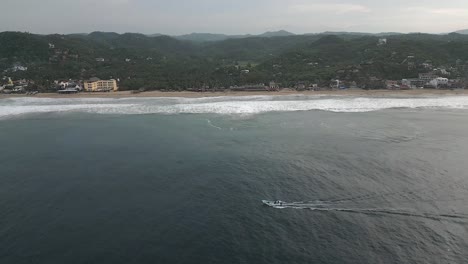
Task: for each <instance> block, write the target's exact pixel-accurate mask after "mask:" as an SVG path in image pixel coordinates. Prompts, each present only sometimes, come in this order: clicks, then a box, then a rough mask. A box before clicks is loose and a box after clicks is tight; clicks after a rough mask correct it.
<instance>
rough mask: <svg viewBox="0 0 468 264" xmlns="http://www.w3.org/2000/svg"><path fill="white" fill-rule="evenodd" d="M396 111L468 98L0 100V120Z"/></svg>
mask: <svg viewBox="0 0 468 264" xmlns="http://www.w3.org/2000/svg"><path fill="white" fill-rule="evenodd" d="M394 108H436V109H466V108H468V96H450V97H418V98H367V97H358V98H353V97H336V96H335V97H320V96H294V97H290V96H289V97H288V96H247V97H215V98H121V99H114V98H72V99H69V98H67V99H63V98H60V99H58V98H57V99H47V98H9V99H3V100H0V117H6V116H16V115H23V114H31V113H47V112H87V113H98V114H208V113H212V114H223V115H251V114H259V113H266V112H289V111H310V110H321V111H331V112H371V111H378V110H383V109H394Z"/></svg>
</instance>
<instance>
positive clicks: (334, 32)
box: [320, 31, 403, 37]
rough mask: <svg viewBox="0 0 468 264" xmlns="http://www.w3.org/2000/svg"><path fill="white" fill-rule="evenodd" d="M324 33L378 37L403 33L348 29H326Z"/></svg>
mask: <svg viewBox="0 0 468 264" xmlns="http://www.w3.org/2000/svg"><path fill="white" fill-rule="evenodd" d="M320 34H324V35H341V36H343V35H350V36H377V37H386V36H396V35H403V33H399V32H381V33H366V32H347V31H325V32H323V33H320Z"/></svg>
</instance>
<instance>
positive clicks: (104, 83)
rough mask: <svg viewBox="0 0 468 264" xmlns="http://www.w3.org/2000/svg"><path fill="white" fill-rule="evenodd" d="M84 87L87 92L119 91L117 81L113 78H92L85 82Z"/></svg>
mask: <svg viewBox="0 0 468 264" xmlns="http://www.w3.org/2000/svg"><path fill="white" fill-rule="evenodd" d="M84 89H85V91H87V92H110V91H114V92H115V91H118V90H119V87H117V81H116V80H114V79H111V80H100V79H99V78H95V77H94V78H91V79H89V80H88V81H85V82H84Z"/></svg>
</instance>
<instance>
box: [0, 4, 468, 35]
mask: <svg viewBox="0 0 468 264" xmlns="http://www.w3.org/2000/svg"><path fill="white" fill-rule="evenodd" d="M1 5H2V10H5V11H6V12H3V14H2V16H0V31H24V32H31V33H37V34H52V33H59V34H70V33H82V32H83V33H89V32H93V31H105V32H117V33H125V32H139V33H143V34H155V33H161V34H165V35H183V34H190V33H193V32H197V33H213V34H229V35H242V34H261V33H264V32H266V31H278V30H286V31H290V32H293V33H296V34H304V33H319V32H324V31H349V32H366V33H380V32H401V33H410V32H424V33H449V32H453V31H457V30H461V29H465V28H468V19H466V18H467V17H468V2H466V1H461V0H449V1H445V2H443V3H441V2H440V1H435V0H428V1H424V2H423V3H421V1H416V0H407V1H403V0H395V1H393V2H392V3H381V2H378V3H376V2H374V1H370V0H333V1H324V0H315V1H306V0H283V1H281V0H257V1H255V2H249V1H246V0H239V1H236V2H231V1H215V0H199V1H193V0H174V1H163V0H155V1H150V0H101V1H99V2H96V1H94V0H81V1H79V2H78V1H71V0H43V1H35V0H16V1H11V2H6V3H2V4H1ZM253 22H255V23H253Z"/></svg>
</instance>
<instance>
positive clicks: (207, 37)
mask: <svg viewBox="0 0 468 264" xmlns="http://www.w3.org/2000/svg"><path fill="white" fill-rule="evenodd" d="M453 33H458V34H468V29H465V30H458V31H455V32H453ZM116 34H117V33H116ZM320 34H335V35H355V36H382V37H383V36H393V35H403V34H405V33H399V32H381V33H366V32H347V31H339V32H338V31H325V32H320V33H306V34H295V33H292V32H289V31H286V30H278V31H268V32H265V33H262V34H258V35H254V34H243V35H228V34H216V33H196V32H194V33H190V34H184V35H169V36H170V37H173V38H175V39H178V40H187V41H192V42H212V41H223V40H227V39H242V38H250V37H264V38H271V37H288V36H299V35H320ZM442 34H447V33H442ZM84 35H86V34H84ZM147 36H149V37H159V36H164V34H160V33H155V34H149V35H147Z"/></svg>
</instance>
